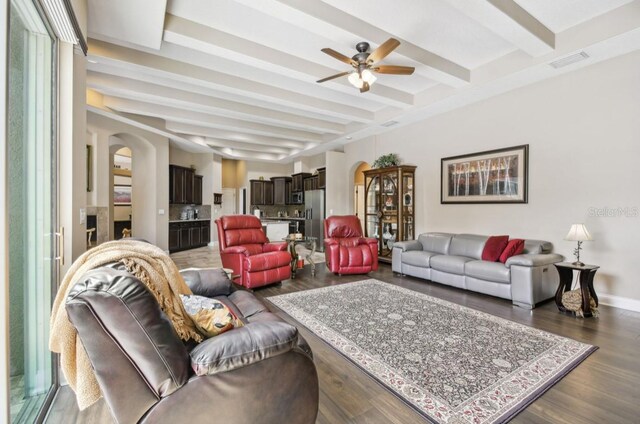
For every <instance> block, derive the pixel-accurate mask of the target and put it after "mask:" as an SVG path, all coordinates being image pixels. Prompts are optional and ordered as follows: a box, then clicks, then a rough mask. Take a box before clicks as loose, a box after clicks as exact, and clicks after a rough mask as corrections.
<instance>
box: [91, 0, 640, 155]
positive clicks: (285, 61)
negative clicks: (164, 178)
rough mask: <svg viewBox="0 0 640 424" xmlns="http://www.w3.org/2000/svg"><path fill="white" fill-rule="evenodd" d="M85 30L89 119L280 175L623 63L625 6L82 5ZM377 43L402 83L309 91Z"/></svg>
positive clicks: (499, 2) (608, 0)
mask: <svg viewBox="0 0 640 424" xmlns="http://www.w3.org/2000/svg"><path fill="white" fill-rule="evenodd" d="M88 27H89V30H88V32H89V34H88V36H89V56H88V60H89V63H88V66H87V70H88V71H87V86H88V88H89V89H90V90H93V91H95V92H98V93H100V94H101V96H91V98H96V97H98V98H100V99H101V100H100V102H97V103H96V101H93V102H91V104H90V105H88V110H89V112H90V113H97V114H101V115H105V116H110V117H112V118H114V119H118V120H121V121H123V120H124V121H127V122H129V123H132V124H133V125H140V126H144V127H145V128H150V127H152V128H154V129H155V130H157V131H158V132H160V133H162V134H164V135H166V136H168V137H169V138H170V139H171V140H172V141H173V142H175V143H178V144H179V145H180V146H182V147H183V148H187V149H190V150H193V151H213V152H216V153H218V154H221V155H222V156H224V157H228V158H236V159H247V160H263V161H275V162H290V161H292V160H294V159H295V158H297V157H299V156H301V155H302V156H307V155H311V154H316V153H319V152H322V151H325V150H329V149H339V148H340V147H341V146H342V145H344V144H345V143H348V142H351V141H354V140H357V139H360V138H364V137H367V136H370V135H374V134H378V133H381V132H383V131H388V130H390V129H393V128H397V127H398V126H401V125H406V124H409V123H411V122H415V121H417V120H420V119H424V118H426V117H429V116H433V115H436V114H439V113H443V112H446V111H449V110H452V109H455V108H457V107H461V106H464V105H466V104H469V103H472V102H476V101H479V100H482V99H484V98H487V97H491V96H494V95H496V94H500V93H502V92H505V91H508V90H511V89H514V88H517V87H521V86H524V85H527V84H531V83H533V82H536V81H539V80H542V79H545V78H550V77H553V76H556V75H559V74H561V73H564V72H569V71H572V70H574V69H577V68H579V67H582V66H588V65H590V64H593V63H596V62H598V61H601V60H606V59H609V58H611V57H614V56H617V55H621V54H624V53H627V52H630V51H633V50H636V49H638V48H640V0H636V1H630V0H563V1H557V0H394V1H389V0H349V1H347V0H324V1H319V0H259V1H256V0H216V1H210V0H169V1H166V2H165V1H162V0H110V1H109V2H105V1H102V0H89V23H88ZM390 37H394V38H396V39H398V40H399V41H400V42H401V45H400V46H399V47H398V48H397V49H396V50H395V51H394V52H392V53H391V54H390V55H389V56H387V58H385V59H384V60H383V61H382V62H381V63H382V64H394V65H403V66H413V67H415V73H414V74H413V75H411V76H397V75H377V76H378V80H377V81H376V82H375V84H373V86H372V88H371V90H370V91H369V92H366V93H360V92H359V90H357V89H356V88H354V87H353V86H352V85H350V84H349V83H348V81H347V78H346V77H343V78H338V79H335V80H331V81H328V82H325V83H323V84H317V83H316V82H315V81H316V80H318V79H320V78H323V77H327V76H330V75H333V74H336V73H339V72H343V71H349V70H351V68H350V67H349V65H347V64H344V63H342V62H340V61H338V60H335V59H333V58H331V57H330V56H328V55H326V54H324V53H322V52H321V49H322V48H325V47H330V48H332V49H334V50H337V51H338V52H340V53H343V54H345V55H347V56H352V55H354V54H355V53H356V50H355V45H356V43H358V42H360V41H367V42H369V43H370V44H371V46H372V50H373V49H375V48H376V47H377V46H378V45H379V44H381V43H382V42H384V41H385V40H387V39H388V38H390ZM580 52H585V53H586V56H588V57H587V58H586V59H584V60H582V61H579V62H576V63H573V64H569V65H568V66H564V67H560V68H556V67H554V66H551V65H550V63H551V62H554V61H556V60H558V59H563V58H566V57H569V56H571V55H574V54H576V53H580ZM150 118H153V119H150ZM394 122H395V123H394Z"/></svg>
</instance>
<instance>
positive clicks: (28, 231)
mask: <svg viewBox="0 0 640 424" xmlns="http://www.w3.org/2000/svg"><path fill="white" fill-rule="evenodd" d="M10 3H11V5H10V11H9V48H8V50H9V52H10V54H9V68H8V99H7V100H8V101H7V104H8V113H7V123H8V125H7V145H8V151H7V159H8V160H7V173H8V175H9V179H8V180H9V186H8V202H7V204H8V211H7V213H8V216H9V222H10V226H9V249H8V257H9V297H10V299H11V304H10V308H9V339H10V340H9V343H10V353H9V363H10V373H11V376H10V382H9V384H10V390H11V404H10V409H11V411H10V412H11V422H33V421H34V420H36V419H41V417H40V418H39V417H38V416H39V415H41V414H42V411H43V410H44V409H45V407H46V406H47V403H48V402H49V401H50V399H51V397H52V394H53V392H54V390H53V389H54V385H55V383H56V379H55V375H54V367H53V363H54V361H53V355H52V354H51V352H50V351H49V348H48V341H49V315H50V312H51V303H52V298H53V292H54V288H55V284H56V281H57V261H56V260H55V247H54V246H55V245H56V223H57V216H56V211H57V202H56V192H57V190H56V182H57V179H56V173H57V172H56V170H57V167H56V137H55V136H54V134H55V132H54V128H55V127H54V125H53V124H52V123H53V122H55V120H54V113H55V107H54V104H55V95H54V93H55V88H56V85H55V83H54V81H55V79H54V77H55V73H54V69H55V67H54V64H55V58H56V57H55V54H54V52H55V50H54V49H55V47H56V45H55V41H54V38H52V37H51V36H50V34H49V31H48V28H47V26H46V24H45V21H44V20H43V19H42V17H41V16H40V14H39V11H38V10H37V9H36V7H35V6H34V2H32V1H30V0H11V2H10Z"/></svg>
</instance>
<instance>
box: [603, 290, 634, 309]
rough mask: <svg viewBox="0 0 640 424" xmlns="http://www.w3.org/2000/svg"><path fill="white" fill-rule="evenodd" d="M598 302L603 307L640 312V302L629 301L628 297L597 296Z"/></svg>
mask: <svg viewBox="0 0 640 424" xmlns="http://www.w3.org/2000/svg"><path fill="white" fill-rule="evenodd" d="M598 300H599V303H601V304H603V305H608V306H613V307H615V308H621V309H627V310H629V311H634V312H640V300H636V299H629V298H628V297H622V296H614V295H612V294H598Z"/></svg>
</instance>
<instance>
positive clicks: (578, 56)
mask: <svg viewBox="0 0 640 424" xmlns="http://www.w3.org/2000/svg"><path fill="white" fill-rule="evenodd" d="M588 58H589V55H588V54H586V53H585V52H580V53H575V54H572V55H570V56H567V57H563V58H562V59H558V60H556V61H554V62H551V63H549V65H551V66H553V67H554V68H556V69H558V68H563V67H565V66H568V65H571V64H573V63H576V62H580V61H582V60H585V59H588Z"/></svg>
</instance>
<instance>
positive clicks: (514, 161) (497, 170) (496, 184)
mask: <svg viewBox="0 0 640 424" xmlns="http://www.w3.org/2000/svg"><path fill="white" fill-rule="evenodd" d="M528 168H529V145H528V144H525V145H522V146H514V147H507V148H504V149H497V150H488V151H486V152H478V153H471V154H467V155H461V156H451V157H448V158H443V159H441V160H440V178H441V185H440V203H443V204H447V203H527V201H528V198H527V188H528V187H527V186H528V172H529V170H528Z"/></svg>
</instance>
